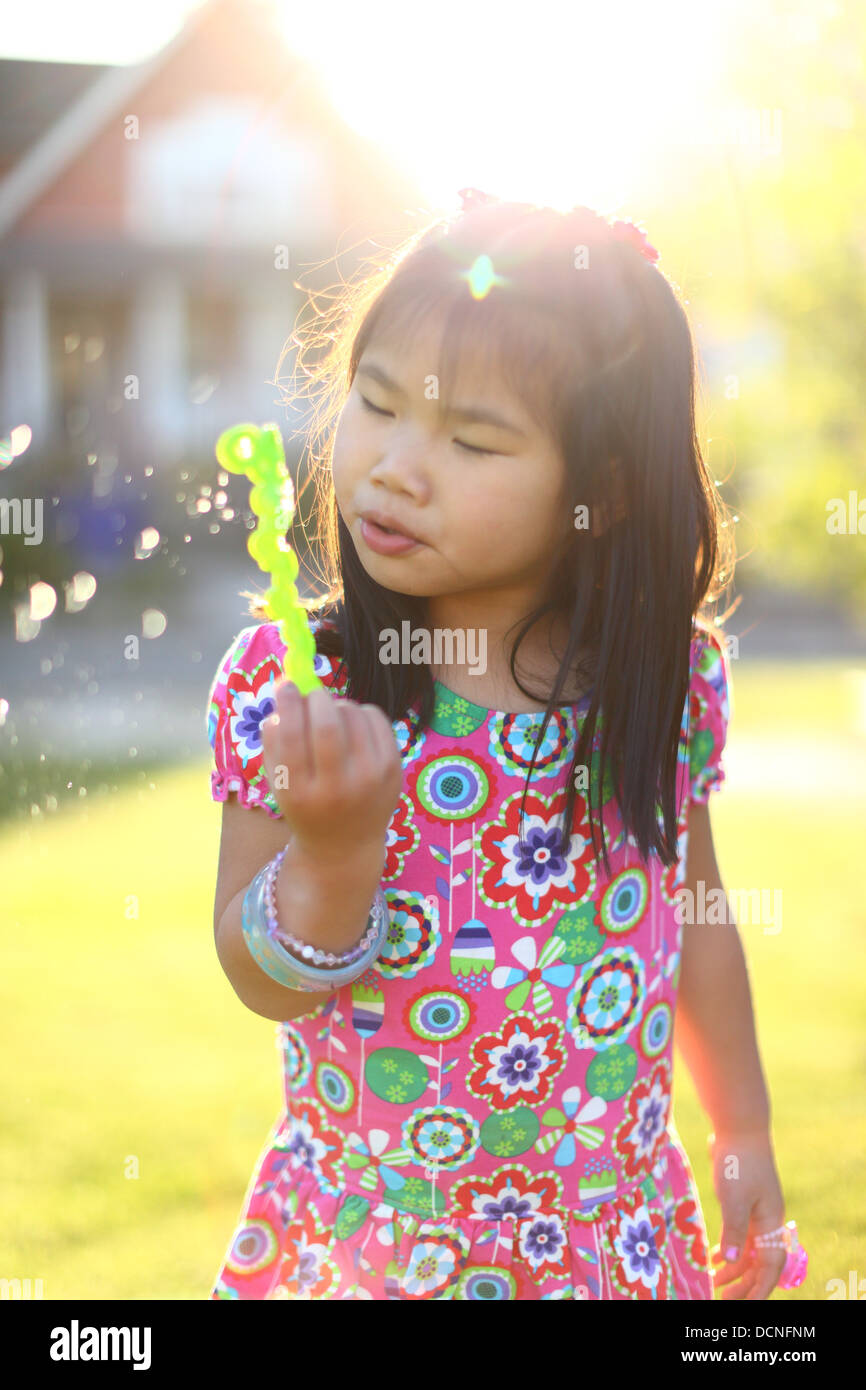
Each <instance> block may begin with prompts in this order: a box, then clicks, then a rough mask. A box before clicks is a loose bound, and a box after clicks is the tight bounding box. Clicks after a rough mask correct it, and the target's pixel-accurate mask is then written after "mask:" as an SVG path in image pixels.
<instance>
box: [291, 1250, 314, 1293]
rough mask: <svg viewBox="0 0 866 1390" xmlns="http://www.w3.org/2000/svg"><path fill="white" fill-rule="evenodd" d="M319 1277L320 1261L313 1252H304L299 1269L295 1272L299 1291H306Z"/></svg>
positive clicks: (299, 1262) (299, 1261)
mask: <svg viewBox="0 0 866 1390" xmlns="http://www.w3.org/2000/svg"><path fill="white" fill-rule="evenodd" d="M318 1277H319V1261H318V1259H317V1258H316V1255H315V1253H314V1252H313V1251H312V1250H302V1251H301V1256H300V1259H299V1260H298V1268H297V1269H296V1271H295V1280H296V1282H297V1285H298V1288H299V1289H305V1288H307V1287H308V1286H309V1285H310V1284H315V1282H316V1280H317V1279H318Z"/></svg>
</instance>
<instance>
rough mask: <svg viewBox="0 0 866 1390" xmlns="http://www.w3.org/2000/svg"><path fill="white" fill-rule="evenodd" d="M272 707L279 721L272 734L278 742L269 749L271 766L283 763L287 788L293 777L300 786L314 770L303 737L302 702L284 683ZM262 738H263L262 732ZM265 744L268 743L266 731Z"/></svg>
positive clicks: (297, 691) (291, 686) (304, 735)
mask: <svg viewBox="0 0 866 1390" xmlns="http://www.w3.org/2000/svg"><path fill="white" fill-rule="evenodd" d="M274 703H275V704H276V715H277V718H278V719H279V725H278V726H277V728H276V729H274V731H273V732H274V734H278V735H279V741H278V742H277V741H276V739H275V741H274V745H273V747H274V759H275V764H276V763H278V762H279V760H280V759H282V758H285V759H286V763H287V771H288V780H289V786H290V787H291V785H292V778H293V777H294V778H297V779H298V780H299V781H302V782H307V781H310V780H312V777H313V772H314V766H313V761H312V758H311V756H310V750H309V737H308V734H307V715H306V710H305V704H306V701H305V700H304V699H303V698H302V697H301V693H300V691H299V690H298V689H297V687H296V686H294V685H290V684H289V682H288V681H284V682H282V683H281V684H279V685H278V686H277V688H276V690H275V691H274ZM262 737H263V738H264V737H265V730H264V728H263V729H262ZM268 740H269V741H270V731H268Z"/></svg>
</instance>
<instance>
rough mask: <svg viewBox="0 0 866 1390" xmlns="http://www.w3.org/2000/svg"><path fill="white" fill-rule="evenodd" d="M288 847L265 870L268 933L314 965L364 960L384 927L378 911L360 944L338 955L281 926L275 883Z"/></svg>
mask: <svg viewBox="0 0 866 1390" xmlns="http://www.w3.org/2000/svg"><path fill="white" fill-rule="evenodd" d="M287 849H288V845H286V847H285V849H281V850H280V852H279V854H276V855H275V856H274V858H273V859H272V860H271V862H270V864H269V865H268V870H267V873H266V874H265V888H264V893H265V915H266V917H267V923H268V935H269V936H271V937H272V938H273V939H274V940H275V941H279V942H280V943H281V944H282V945H283V946H287V947H290V948H291V949H292V950H293V951H294V952H295V953H296V954H297V955H300V956H302V957H303V958H304V960H308V961H310V962H311V963H312V964H313V965H352V964H353V963H354V962H355V961H356V960H360V958H361V956H363V955H364V954H365V953H366V952H367V951H368V950H369V948H370V947H371V946H372V944H373V942H374V941H375V939H376V937H377V936H378V934H379V931H380V928H381V922H380V921H379V918H378V914H375V913H374V914H373V918H374V920H373V921H371V922H370V925H369V926H368V928H367V930H366V931H365V933H364V935H363V936H362V937H361V940H360V941H359V942H358V944H357V945H356V946H352V947H351V949H350V950H348V951H343V952H342V954H340V955H338V956H335V955H334V952H333V951H322V950H321V949H319V950H317V949H316V948H315V947H313V946H311V945H310V943H309V942H308V941H302V940H301V939H300V937H298V936H293V935H292V933H291V932H290V931H286V930H285V929H284V928H281V927H280V924H279V922H278V921H277V900H276V888H275V885H276V879H277V874H278V872H279V868H280V865H281V864H282V862H283V859H284V858H285V855H286V850H287Z"/></svg>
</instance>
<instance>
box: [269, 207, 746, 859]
mask: <svg viewBox="0 0 866 1390" xmlns="http://www.w3.org/2000/svg"><path fill="white" fill-rule="evenodd" d="M485 255H486V256H489V257H490V258H491V261H492V264H493V268H494V270H495V272H496V273H497V275H498V276H500V277H501V278H500V280H499V281H498V282H497V283H496V284H495V285H494V287H493V288H492V289H491V290H490V291H489V292H488V293H486V294H485V295H484V296H483V297H481V298H475V297H474V296H473V294H472V293H470V290H469V288H468V285H467V277H466V272H467V271H468V270H469V268H470V267H471V266H473V264H474V263H475V262H476V259H477V258H478V257H480V256H485ZM310 304H311V307H312V310H313V319H312V322H311V324H310V325H309V326H308V327H306V328H301V329H299V330H297V331H296V332H295V334H294V335H293V339H292V341H293V342H294V343H295V344H296V345H297V347H298V355H297V359H296V366H295V372H294V378H293V382H292V385H291V388H290V389H289V391H288V392H287V393H286V394H287V395H288V397H289V399H290V401H291V400H292V399H294V398H297V397H298V396H299V395H306V396H307V397H308V398H309V399H310V400H311V401H312V404H313V412H312V415H313V423H312V428H311V429H308V430H307V431H306V446H307V447H306V456H307V458H308V469H309V473H308V480H307V481H309V480H310V479H312V480H313V481H314V482H315V485H316V492H315V501H316V506H315V509H314V512H313V517H314V520H315V521H316V522H317V523H318V528H319V529H318V535H317V536H316V537H314V538H313V540H314V542H318V544H319V546H320V553H321V556H322V558H323V559H324V562H325V566H326V568H325V573H324V575H323V579H324V584H325V586H326V588H327V591H326V592H325V593H323V594H320V595H319V597H318V598H316V599H315V600H314V601H312V602H309V603H307V604H306V605H305V606H306V607H307V608H308V609H309V610H310V611H311V612H315V613H316V614H318V615H319V616H321V617H322V618H325V619H326V620H327V621H328V622H329V623H331V624H333V628H332V629H331V628H323V629H321V631H320V633H319V634H318V637H317V646H318V650H319V651H321V652H324V653H326V654H328V655H334V656H339V657H340V658H341V659H342V663H343V665H342V666H341V668H340V671H339V674H340V676H341V678H344V679H347V685H346V691H345V693H346V695H347V696H348V698H350V699H354V700H358V701H361V702H372V703H375V704H377V705H379V706H380V707H381V708H382V709H383V710H384V711H385V713H386V714H387V715H388V717H389V718H390V719H391V720H396V719H399V718H406V717H407V712H409V711H410V707H412V706H414V705H415V704H416V701H420V706H418V707H417V708H418V709H419V714H418V716H417V717H418V718H419V720H420V727H421V728H428V727H429V725H430V721H431V718H432V714H433V709H434V705H435V689H434V685H433V678H432V674H431V672H430V670H429V668H428V667H427V666H426V665H423V664H407V665H401V664H394V665H389V664H384V663H382V662H380V660H379V656H378V650H379V649H378V642H379V637H380V634H381V633H382V631H383V630H384V629H385V628H396V629H397V630H398V631H399V630H401V629H400V624H401V622H403V621H404V620H408V621H409V623H410V629H411V630H412V631H414V630H416V629H418V628H424V627H425V626H426V624H425V612H426V601H425V600H424V599H423V598H418V597H415V596H410V595H404V594H400V593H396V592H393V591H391V590H389V589H385V588H383V587H382V586H381V585H379V584H378V583H376V581H375V580H374V579H372V578H371V577H370V575H369V574H368V573H367V571H366V570H365V569H364V566H363V565H362V563H361V561H360V559H359V557H358V554H357V551H356V548H355V545H354V542H353V541H352V538H351V535H350V533H349V530H348V528H347V527H346V525H345V523H344V522H343V520H342V517H341V516H340V514H339V510H338V508H337V504H336V498H335V495H334V486H333V479H332V477H331V467H330V459H331V449H332V446H333V437H334V431H335V427H336V423H337V419H338V417H339V414H340V411H341V409H342V406H343V403H344V402H345V399H346V395H347V393H348V391H349V389H350V387H351V385H352V382H353V380H354V376H355V372H356V369H357V366H358V362H359V360H360V357H361V355H362V353H363V352H364V350H365V348H366V347H367V345H368V344H369V343H370V341H371V339H372V337H373V335H374V334H375V333H377V332H381V331H384V330H385V329H386V328H387V331H388V332H391V331H392V330H395V331H397V332H400V331H402V332H405V333H407V334H411V332H412V331H413V327H414V326H415V325H416V324H417V323H418V322H419V321H423V319H424V316H425V315H432V314H434V313H435V314H437V315H438V314H440V313H441V314H444V316H445V322H444V335H443V338H442V352H441V355H442V362H441V366H442V368H443V372H442V373H440V381H443V380H444V383H445V384H444V392H443V394H445V395H447V394H448V391H449V387H448V382H449V381H453V380H454V374H455V372H456V371H457V366H456V363H457V359H458V356H459V351H460V348H461V345H462V344H463V342H464V341H467V342H468V343H469V345H470V347H472V346H473V345H474V346H475V347H476V348H478V349H480V350H483V351H486V352H492V353H493V354H494V357H495V360H496V362H497V365H498V366H499V368H500V370H501V372H502V373H503V375H504V379H505V380H506V381H507V382H508V383H509V384H510V385H511V387H512V389H513V390H514V391H515V393H516V394H517V395H518V397H519V399H520V400H521V401H522V402H523V403H524V404H525V406H526V408H527V409H528V410H529V412H530V414H531V415H532V416H533V417H534V418H535V419H537V420H538V421H539V422H541V423H542V426H543V427H544V428H546V429H547V430H549V431H550V432H551V434H552V435H553V436H554V438H555V439H556V440H557V442H558V444H559V447H560V449H561V454H562V457H563V459H564V461H565V467H566V471H567V479H568V484H567V485H568V489H569V497H570V504H571V507H572V509H573V507H575V506H577V505H578V504H586V505H587V506H588V507H589V511H590V515H596V514H597V512H596V509H597V508H598V509H600V514H602V515H604V516H606V517H607V518H609V519H610V518H614V519H613V520H609V524H608V525H607V526H606V529H605V530H604V531H603V533H602V534H601V535H598V536H596V535H592V534H591V533H590V532H589V531H583V532H581V533H580V539H579V540H578V533H577V532H576V531H575V532H574V534H573V536H572V535H570V536H569V537H568V539H567V541H566V542H565V543H564V544H563V545H562V546H561V547H560V548H559V550H558V551H557V553H556V554H554V555H552V556H551V565H550V573H549V582H548V586H547V591H546V593H545V595H544V597H543V601H542V603H541V604H540V605H539V606H538V607H537V608H536V609H535V610H534V611H533V612H532V613H530V614H527V615H526V617H525V619H524V620H523V622H522V623H520V624H517V625H516V626H517V627H518V628H519V631H518V635H517V639H516V641H515V643H514V646H513V648H512V650H511V656H510V665H511V673H512V677H513V679H514V680H515V682H516V684H517V685H518V686H519V688H520V689H521V690H523V691H524V693H525V694H526V695H527V696H529V697H530V698H532V699H534V700H537V701H539V702H541V701H546V702H547V708H546V710H545V714H544V719H543V724H542V728H541V731H540V734H539V735H538V744H539V745H540V743H541V740H542V739H543V737H544V732H545V730H546V728H547V725H548V722H549V720H550V718H551V717H552V713H553V710H554V707H555V706H556V705H557V704H558V703H560V702H561V701H560V692H561V691H562V690H563V689H566V688H568V687H569V681H568V677H569V674H570V673H572V674H577V675H579V676H580V677H581V678H582V679H583V678H586V677H589V679H591V680H592V681H593V682H594V684H593V685H592V688H591V700H590V704H589V706H588V708H587V709H586V712H585V716H584V720H583V724H582V728H581V729H580V733H579V737H578V740H577V746H576V749H575V753H574V759H573V762H572V766H571V769H570V771H569V778H568V796H567V805H566V810H565V816H564V821H563V826H562V832H561V833H562V835H563V843H564V845H565V846H567V845H568V836H569V834H570V833H571V831H570V830H569V829H568V828H567V827H573V824H574V820H573V817H574V804H575V795H576V792H575V772H576V769H577V768H578V767H581V766H587V764H588V763H589V766H590V779H589V816H590V825H591V833H592V840H593V846H594V851H595V856H596V861H597V860H598V852H599V844H598V839H597V835H596V831H597V829H598V830H600V832H601V850H602V854H603V857H604V864H605V869H606V871H607V873H608V874H609V873H610V864H609V859H608V847H607V843H606V840H605V838H604V827H603V825H602V824H601V817H600V815H599V817H598V824H596V819H595V815H594V802H593V792H594V791H596V792H599V796H600V798H601V799H600V801H599V809H600V807H601V805H603V804H604V801H606V800H607V797H608V795H609V794H611V792H612V793H613V794H614V795H615V796H616V798H617V802H618V805H619V808H620V812H621V815H622V819H623V824H624V827H625V829H626V833H628V834H631V835H632V836H633V837H634V840H635V842H636V844H637V846H638V849H639V852H640V854H641V856H642V858H643V859H644V860H645V859H646V858H647V857H648V855H649V853H650V852H651V851H654V852H656V853H657V854H658V855H659V856H660V858H661V860H662V862H663V863H664V864H665V865H669V864H671V863H673V862H675V860H676V856H677V827H676V820H677V808H676V806H675V801H674V798H675V790H676V772H677V761H678V751H679V736H680V731H681V725H682V719H683V711H684V707H685V706H686V704H687V694H688V678H689V646H690V642H691V639H692V637H693V636H694V634H695V632H696V631H697V628H698V626H699V625H702V626H704V627H706V628H707V629H709V630H710V631H713V632H714V633H715V634H716V636H717V637H718V638H719V640H720V641H722V642H723V641H724V634H723V633H722V632H721V628H720V626H719V623H720V622H723V621H724V620H725V618H726V617H727V616H728V613H729V612H730V611H732V609H728V611H727V612H726V613H725V614H724V615H723V616H722V617H721V619H713V618H711V617H710V615H709V614H708V613H706V612H704V611H703V610H704V609H705V607H706V606H707V605H709V604H711V603H713V604H714V603H715V602H716V601H717V600H718V597H719V594H720V593H721V592H722V591H723V590H724V588H725V587H726V586H727V584H728V583H730V581H731V579H732V577H733V567H734V564H735V558H734V535H733V526H732V524H731V521H730V515H729V513H728V511H727V508H726V507H725V505H724V503H723V502H722V499H721V497H720V496H719V494H718V492H717V489H716V486H715V484H714V482H713V480H712V478H711V476H710V474H709V472H708V471H707V467H706V465H705V463H704V460H703V458H702V456H701V450H700V445H699V442H698V439H697V435H696V428H695V391H696V370H695V363H696V357H697V352H696V348H695V345H694V343H693V339H692V334H691V329H690V325H689V321H688V317H687V315H686V312H685V309H684V308H683V306H682V304H681V302H680V298H679V293H678V291H677V289H676V287H675V286H674V285H673V284H672V283H671V282H670V281H669V280H668V278H667V277H666V276H665V275H664V274H663V273H662V272H661V271H660V270H659V269H658V267H657V266H656V265H654V264H652V263H651V262H650V261H648V260H647V259H645V258H644V257H643V256H642V255H641V253H640V251H639V250H638V249H637V248H636V247H635V246H634V245H632V244H629V243H628V242H624V241H621V240H618V239H616V238H615V237H614V236H613V234H612V231H611V227H610V224H609V223H608V222H607V221H606V220H605V219H604V218H603V217H601V216H599V215H598V214H597V213H595V212H593V211H592V209H590V208H586V207H578V208H575V209H573V210H572V211H571V212H570V213H567V214H563V213H561V212H559V211H556V210H554V209H551V208H544V207H538V206H534V205H531V204H520V203H500V202H493V201H491V202H489V203H486V204H485V205H483V206H481V207H475V208H472V209H470V210H468V211H465V212H464V213H462V214H460V215H457V216H456V217H454V218H448V219H443V220H442V221H440V222H437V223H435V224H434V225H432V226H430V227H428V228H426V229H425V230H423V231H422V232H420V233H418V234H417V235H415V236H413V237H411V238H409V240H408V241H407V242H406V243H404V244H403V245H402V246H401V247H400V248H399V249H398V250H397V251H396V252H395V253H394V254H393V255H392V256H391V257H390V258H388V259H387V260H386V261H385V262H384V263H383V264H380V265H379V266H377V267H375V268H374V269H373V270H365V269H362V270H361V271H360V272H359V273H358V274H357V275H356V277H355V279H354V280H353V281H349V282H346V283H344V284H343V285H342V286H341V288H340V291H339V293H338V295H337V296H336V298H335V299H334V300H333V302H332V303H331V304H330V306H329V307H327V308H326V309H324V310H323V309H321V308H320V307H318V306H317V305H316V304H315V300H314V298H313V297H312V296H311V300H310ZM285 355H286V352H285V350H284V352H283V354H282V356H281V358H280V363H279V365H278V368H277V381H279V369H280V366H281V365H282V363H283V360H284V358H285ZM314 359H317V360H314ZM614 458H615V460H616V468H613V467H612V466H611V460H612V459H614ZM306 485H307V484H306V483H305V484H304V486H303V487H301V488H299V497H300V496H302V494H303V492H304V490H305V488H306ZM623 503H624V514H622V515H620V516H619V517H618V510H619V507H618V504H620V505H621V504H623ZM617 517H618V519H616V518H617ZM253 599H254V601H253V603H252V604H251V605H250V613H251V615H252V616H254V617H256V618H262V619H264V618H266V617H267V612H266V609H265V607H264V604H263V601H262V598H261V597H259V596H253ZM732 607H736V604H734V605H732ZM546 613H556V614H557V615H564V616H565V617H566V619H567V621H568V623H569V638H568V644H567V648H566V652H565V655H564V657H563V661H562V665H561V667H560V669H559V672H558V675H557V679H556V682H555V684H554V688H553V690H552V691H547V690H545V691H544V692H542V693H541V694H537V693H536V692H533V691H528V690H526V687H525V686H524V685H523V684H522V683H521V681H520V680H519V678H518V676H517V673H516V671H515V661H516V656H517V651H518V648H519V646H520V643H521V642H522V641H523V639H524V638H525V636H526V634H527V633H528V632H529V631H530V629H531V628H532V627H533V625H534V624H535V622H536V621H538V620H539V619H540V618H541V617H543V616H544V615H545V614H546ZM578 653H583V654H584V657H583V664H581V661H580V659H579V658H578ZM586 653H589V659H588V660H589V664H588V665H587V664H586V655H585V654H586ZM687 713H688V712H687ZM411 717H413V718H414V717H416V716H415V714H414V711H413V712H412V716H411ZM596 728H598V730H599V731H600V753H601V761H600V768H599V767H597V766H596V763H597V759H596V755H595V753H594V751H593V752H592V756H591V758H590V759H589V760H588V759H587V756H586V755H587V752H590V751H591V750H593V739H594V737H595V731H596ZM536 752H537V747H536ZM608 760H609V765H610V767H611V768H612V780H611V781H610V783H608V780H607V773H606V768H607V767H608ZM535 761H536V759H535V754H534V755H533V759H532V765H531V766H530V770H529V774H528V776H527V781H526V787H525V789H524V799H523V802H522V803H521V811H523V807H524V805H525V797H526V791H527V790H528V789H529V786H530V779H531V776H532V767H534V765H535ZM608 788H610V791H609V790H608ZM600 789H603V794H602V791H601V790H600ZM659 796H660V804H659V800H657V798H659ZM659 815H661V816H662V817H663V825H660V824H659ZM521 824H522V822H521Z"/></svg>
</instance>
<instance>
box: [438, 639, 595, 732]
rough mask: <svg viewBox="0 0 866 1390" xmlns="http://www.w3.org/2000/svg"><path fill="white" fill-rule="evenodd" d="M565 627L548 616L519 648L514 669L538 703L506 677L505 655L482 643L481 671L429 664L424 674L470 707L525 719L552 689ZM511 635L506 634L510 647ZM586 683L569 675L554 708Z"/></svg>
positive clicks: (542, 706) (584, 689) (578, 692)
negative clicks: (485, 656)
mask: <svg viewBox="0 0 866 1390" xmlns="http://www.w3.org/2000/svg"><path fill="white" fill-rule="evenodd" d="M567 631H568V629H567V625H566V624H564V620H563V619H562V618H561V617H558V618H556V617H554V616H553V615H550V616H548V617H546V618H545V619H542V620H541V621H540V622H539V623H537V624H536V626H535V627H534V628H532V629H531V630H530V632H529V633H528V634H527V636H526V637H525V638H524V640H523V642H522V643H521V645H520V649H519V651H518V653H517V659H516V662H515V667H516V671H517V675H518V676H519V677H520V680H521V681H522V682H523V684H524V685H525V686H526V687H527V689H528V690H532V691H538V692H539V694H540V695H542V696H543V697H545V698H542V699H541V700H540V701H533V700H532V699H531V698H530V697H529V696H527V695H526V694H524V692H523V691H522V690H521V689H520V686H519V685H517V683H516V682H515V680H514V679H513V678H512V675H511V669H510V665H509V659H508V651H506V650H504V649H503V648H502V644H501V642H500V643H494V644H492V646H491V644H488V661H487V669H486V670H485V671H484V672H483V673H476V672H475V671H472V670H470V669H468V668H467V667H465V666H459V665H454V664H450V665H448V664H439V665H437V664H436V663H435V662H433V663H431V666H430V673H431V675H432V676H433V679H434V680H438V681H440V682H441V684H442V685H443V686H444V687H445V689H446V690H450V691H453V693H454V694H455V695H460V696H461V697H462V698H463V699H465V700H470V701H471V702H472V703H473V704H476V705H481V706H482V707H483V708H486V709H498V710H507V711H509V712H510V713H513V714H529V713H533V712H536V711H541V710H544V709H545V708H546V703H547V701H546V695H547V693H548V692H550V691H552V690H553V685H554V682H555V680H556V676H557V673H558V671H559V667H560V665H561V664H562V658H563V655H564V652H565V643H566V640H567ZM513 641H514V636H513V634H512V637H511V643H512V644H513ZM588 689H589V685H588V682H587V681H586V680H583V681H581V680H580V679H579V678H578V676H577V675H576V674H575V672H574V671H572V673H571V676H570V678H569V679H567V680H566V684H565V687H564V688H563V690H562V692H561V694H560V695H559V696H558V697H557V701H556V703H557V704H562V705H565V704H574V703H576V702H577V701H578V700H580V699H581V698H582V696H583V695H585V694H586V693H587V691H588Z"/></svg>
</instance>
